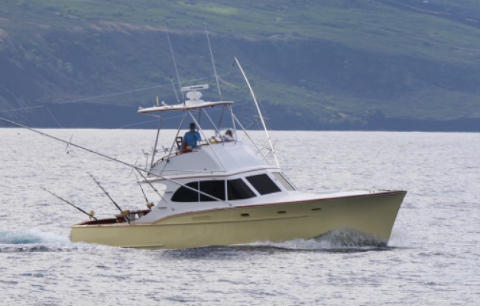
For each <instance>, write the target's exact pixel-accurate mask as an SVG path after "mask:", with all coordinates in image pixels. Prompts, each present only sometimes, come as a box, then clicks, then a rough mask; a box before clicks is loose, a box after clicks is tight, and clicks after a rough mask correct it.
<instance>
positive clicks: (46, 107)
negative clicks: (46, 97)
mask: <svg viewBox="0 0 480 306" xmlns="http://www.w3.org/2000/svg"><path fill="white" fill-rule="evenodd" d="M45 109H46V110H47V112H48V113H49V114H50V116H51V117H52V118H53V121H55V123H56V124H57V125H58V127H59V128H63V127H62V125H61V124H60V122H58V120H57V117H55V116H54V115H53V113H52V111H51V110H50V108H49V107H48V106H46V105H45Z"/></svg>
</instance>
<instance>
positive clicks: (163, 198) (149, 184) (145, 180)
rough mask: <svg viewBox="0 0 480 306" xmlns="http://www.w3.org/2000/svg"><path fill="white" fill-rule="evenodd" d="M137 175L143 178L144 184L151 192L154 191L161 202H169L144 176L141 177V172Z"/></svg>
mask: <svg viewBox="0 0 480 306" xmlns="http://www.w3.org/2000/svg"><path fill="white" fill-rule="evenodd" d="M137 172H138V174H140V176H141V177H142V178H143V181H144V182H146V183H147V184H148V186H150V188H152V189H153V191H155V193H156V194H158V196H159V197H160V199H161V200H163V201H165V202H169V201H168V200H167V199H166V198H165V197H164V196H163V195H162V194H161V193H160V191H158V189H157V188H155V186H153V184H152V182H150V181H149V180H148V179H147V178H146V177H145V175H143V173H142V172H141V171H138V170H137Z"/></svg>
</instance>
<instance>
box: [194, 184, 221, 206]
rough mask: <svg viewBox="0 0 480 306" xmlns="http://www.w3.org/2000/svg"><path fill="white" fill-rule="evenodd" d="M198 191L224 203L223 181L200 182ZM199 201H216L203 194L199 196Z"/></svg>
mask: <svg viewBox="0 0 480 306" xmlns="http://www.w3.org/2000/svg"><path fill="white" fill-rule="evenodd" d="M200 191H201V192H205V193H206V194H210V195H212V196H214V197H215V198H218V199H220V200H224V201H225V181H201V182H200ZM200 201H202V202H207V201H217V200H215V199H212V198H210V197H209V196H206V195H204V194H200Z"/></svg>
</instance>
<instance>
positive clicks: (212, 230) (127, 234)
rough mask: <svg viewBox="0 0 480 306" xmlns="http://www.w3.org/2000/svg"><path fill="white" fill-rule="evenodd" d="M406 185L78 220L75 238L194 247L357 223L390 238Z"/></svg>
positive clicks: (312, 233)
mask: <svg viewBox="0 0 480 306" xmlns="http://www.w3.org/2000/svg"><path fill="white" fill-rule="evenodd" d="M405 194H406V192H405V191H388V192H381V193H375V194H364V195H357V196H347V197H338V198H327V199H317V200H308V201H301V202H290V203H276V204H266V205H257V206H246V207H235V208H227V209H214V210H207V211H198V212H190V213H184V214H179V215H174V216H170V217H166V218H164V219H161V220H159V221H157V222H155V223H149V224H130V225H129V224H128V223H114V224H103V225H92V224H89V225H82V224H80V225H74V226H72V231H71V240H72V241H73V242H87V243H96V244H105V245H110V246H119V247H140V248H169V249H177V248H193V247H201V246H209V245H232V244H242V243H250V242H255V241H272V242H280V241H287V240H292V239H311V238H315V237H318V236H320V235H322V234H325V233H327V232H329V231H332V230H336V229H351V230H355V231H359V232H362V233H365V234H369V235H372V236H374V237H376V238H378V239H381V240H383V241H384V242H388V240H389V238H390V234H391V231H392V227H393V224H394V222H395V218H396V216H397V212H398V210H399V209H400V205H401V203H402V201H403V198H404V197H405Z"/></svg>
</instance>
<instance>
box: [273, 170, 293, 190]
mask: <svg viewBox="0 0 480 306" xmlns="http://www.w3.org/2000/svg"><path fill="white" fill-rule="evenodd" d="M273 176H274V177H275V179H276V180H277V181H278V182H280V184H281V185H282V186H283V188H285V190H295V187H293V186H292V184H290V183H289V182H288V181H287V179H286V178H285V176H284V175H283V174H282V173H280V172H273Z"/></svg>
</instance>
